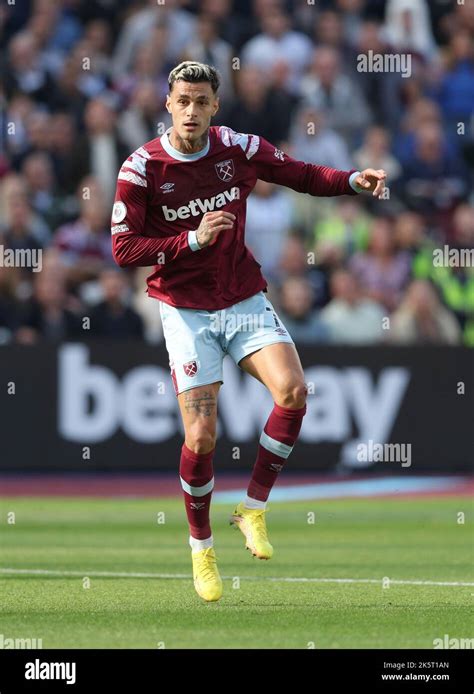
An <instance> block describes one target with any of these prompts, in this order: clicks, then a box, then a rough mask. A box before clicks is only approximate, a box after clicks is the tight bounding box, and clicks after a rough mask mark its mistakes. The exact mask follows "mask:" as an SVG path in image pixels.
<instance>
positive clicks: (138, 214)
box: [111, 155, 201, 267]
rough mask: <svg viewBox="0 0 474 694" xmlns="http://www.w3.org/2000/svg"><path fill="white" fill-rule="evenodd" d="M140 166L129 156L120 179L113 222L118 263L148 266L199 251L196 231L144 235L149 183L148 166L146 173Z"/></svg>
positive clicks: (115, 252) (114, 245) (113, 244)
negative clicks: (159, 235)
mask: <svg viewBox="0 0 474 694" xmlns="http://www.w3.org/2000/svg"><path fill="white" fill-rule="evenodd" d="M132 157H133V155H132ZM135 159H136V157H135ZM133 166H135V168H132V167H133ZM137 167H138V168H139V167H140V164H135V163H134V160H133V158H132V160H131V161H130V158H129V159H127V160H126V161H125V162H124V164H123V165H122V167H121V169H120V173H119V176H118V180H117V189H116V193H115V202H114V206H113V210H112V222H111V232H112V254H113V257H114V260H115V262H116V263H117V264H118V265H120V266H121V267H149V266H152V265H158V264H162V263H163V262H166V263H169V262H171V261H173V260H176V259H177V258H181V257H184V256H187V255H191V253H194V252H195V251H198V250H200V248H201V247H200V246H199V244H198V242H197V239H196V233H195V231H194V230H192V231H182V232H181V233H179V234H176V236H169V237H163V238H159V237H154V236H145V224H146V208H147V185H148V183H147V180H146V176H145V175H144V174H145V167H144V166H143V174H140V173H139V171H138V168H137Z"/></svg>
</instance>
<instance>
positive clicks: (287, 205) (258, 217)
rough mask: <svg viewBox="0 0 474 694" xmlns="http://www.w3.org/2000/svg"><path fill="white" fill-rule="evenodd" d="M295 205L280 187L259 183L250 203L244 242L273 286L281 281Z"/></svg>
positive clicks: (249, 200) (264, 182) (263, 182)
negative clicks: (279, 279) (279, 275)
mask: <svg viewBox="0 0 474 694" xmlns="http://www.w3.org/2000/svg"><path fill="white" fill-rule="evenodd" d="M292 221H293V204H292V201H291V197H290V196H289V195H288V194H287V193H286V191H285V190H284V189H283V188H281V187H280V186H276V185H275V184H274V183H268V182H267V181H257V185H256V186H255V188H254V190H253V192H252V194H251V195H250V197H249V199H248V202H247V220H246V229H245V238H246V240H247V245H248V247H249V248H250V250H251V251H252V253H253V254H254V256H255V259H256V260H257V262H259V263H260V264H261V266H262V272H263V274H264V275H265V277H266V278H267V279H268V280H269V281H270V282H275V281H276V280H277V279H278V274H279V273H278V270H279V265H280V261H281V258H282V254H283V249H284V247H285V242H286V240H287V238H288V235H289V233H290V231H291V225H292Z"/></svg>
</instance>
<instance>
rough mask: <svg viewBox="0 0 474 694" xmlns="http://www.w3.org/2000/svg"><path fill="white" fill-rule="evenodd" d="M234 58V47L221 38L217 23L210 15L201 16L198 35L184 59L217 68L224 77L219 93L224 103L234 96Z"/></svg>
mask: <svg viewBox="0 0 474 694" xmlns="http://www.w3.org/2000/svg"><path fill="white" fill-rule="evenodd" d="M232 57H233V51H232V46H231V45H230V44H229V43H227V42H226V41H223V40H222V39H221V38H220V37H219V28H218V25H217V22H216V21H215V20H214V19H213V18H212V17H211V16H210V15H205V14H201V15H199V16H198V18H197V34H196V36H194V37H193V40H192V41H191V43H190V44H189V45H187V46H186V48H185V49H184V53H183V56H182V59H183V60H197V61H198V62H201V63H208V64H210V65H214V67H216V68H217V70H218V71H219V73H220V75H221V77H222V80H221V86H220V89H219V93H220V98H221V99H222V100H223V101H225V100H226V99H229V98H230V97H231V96H232V91H233V74H232Z"/></svg>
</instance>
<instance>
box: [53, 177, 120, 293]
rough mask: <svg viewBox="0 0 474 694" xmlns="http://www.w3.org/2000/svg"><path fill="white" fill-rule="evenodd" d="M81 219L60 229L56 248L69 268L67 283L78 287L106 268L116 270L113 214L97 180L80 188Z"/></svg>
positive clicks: (92, 179)
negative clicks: (111, 244) (113, 249)
mask: <svg viewBox="0 0 474 694" xmlns="http://www.w3.org/2000/svg"><path fill="white" fill-rule="evenodd" d="M78 196H80V199H81V211H80V216H79V217H78V218H77V219H75V220H74V221H73V222H70V223H68V224H65V225H64V226H62V227H60V228H59V229H58V230H57V231H56V234H55V237H54V247H55V248H56V249H57V250H58V251H59V253H60V256H61V259H62V262H63V263H64V264H65V265H67V267H68V279H69V280H70V281H71V282H73V283H75V284H77V283H80V282H84V281H86V280H90V279H95V278H97V276H98V275H99V273H100V272H101V271H102V270H103V269H104V268H105V267H106V266H107V265H110V266H113V258H112V251H111V247H110V210H109V207H108V206H107V205H106V203H105V200H104V197H103V194H102V190H101V188H100V186H99V184H98V182H97V180H96V179H94V178H93V177H91V176H89V177H87V178H85V179H84V180H83V181H82V182H81V184H80V187H79V191H78Z"/></svg>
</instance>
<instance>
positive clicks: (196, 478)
mask: <svg viewBox="0 0 474 694" xmlns="http://www.w3.org/2000/svg"><path fill="white" fill-rule="evenodd" d="M214 451H215V449H212V451H209V453H194V452H193V451H191V450H190V449H189V448H188V447H187V446H186V444H185V443H183V446H182V448H181V460H180V465H179V475H180V480H181V486H182V488H183V494H184V505H185V507H186V514H187V517H188V524H189V534H190V536H191V538H193V539H195V540H202V541H208V540H209V539H211V537H212V533H211V526H210V522H209V510H210V506H211V496H212V490H213V488H214V477H213V468H212V459H213V456H214ZM208 546H210V547H212V542H211V545H207V546H206V548H207V547H208ZM201 549H204V547H202V548H201Z"/></svg>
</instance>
